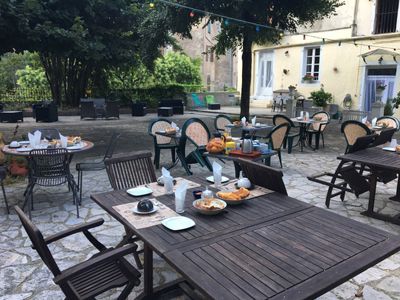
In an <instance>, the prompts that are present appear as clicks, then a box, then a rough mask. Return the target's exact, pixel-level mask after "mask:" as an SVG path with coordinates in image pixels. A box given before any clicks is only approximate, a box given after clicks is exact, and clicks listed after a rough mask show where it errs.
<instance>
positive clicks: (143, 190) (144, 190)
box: [126, 186, 153, 197]
mask: <svg viewBox="0 0 400 300" xmlns="http://www.w3.org/2000/svg"><path fill="white" fill-rule="evenodd" d="M126 192H127V193H128V194H129V195H131V196H134V197H141V196H146V195H150V194H151V193H153V190H152V189H150V188H148V187H145V186H140V187H136V188H132V189H129V190H127V191H126Z"/></svg>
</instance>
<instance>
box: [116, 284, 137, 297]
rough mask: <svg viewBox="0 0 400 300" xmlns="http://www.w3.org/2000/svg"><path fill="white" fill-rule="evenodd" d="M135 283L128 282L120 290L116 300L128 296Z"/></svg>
mask: <svg viewBox="0 0 400 300" xmlns="http://www.w3.org/2000/svg"><path fill="white" fill-rule="evenodd" d="M134 287H135V284H134V283H133V282H129V283H128V284H127V285H126V287H125V288H124V289H123V290H122V292H121V294H120V295H119V296H118V298H117V299H118V300H125V299H127V298H128V296H129V294H130V293H131V292H132V290H133V288H134Z"/></svg>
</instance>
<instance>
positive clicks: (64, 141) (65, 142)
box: [60, 133, 68, 148]
mask: <svg viewBox="0 0 400 300" xmlns="http://www.w3.org/2000/svg"><path fill="white" fill-rule="evenodd" d="M60 144H61V148H67V146H68V138H67V137H66V136H63V135H62V134H61V133H60Z"/></svg>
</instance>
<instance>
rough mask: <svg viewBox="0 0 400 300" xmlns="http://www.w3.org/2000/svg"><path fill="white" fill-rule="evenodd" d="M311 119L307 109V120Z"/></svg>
mask: <svg viewBox="0 0 400 300" xmlns="http://www.w3.org/2000/svg"><path fill="white" fill-rule="evenodd" d="M308 119H310V113H309V112H308V111H306V120H308Z"/></svg>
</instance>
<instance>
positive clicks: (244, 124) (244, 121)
mask: <svg viewBox="0 0 400 300" xmlns="http://www.w3.org/2000/svg"><path fill="white" fill-rule="evenodd" d="M242 125H243V127H244V126H246V117H243V118H242Z"/></svg>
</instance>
